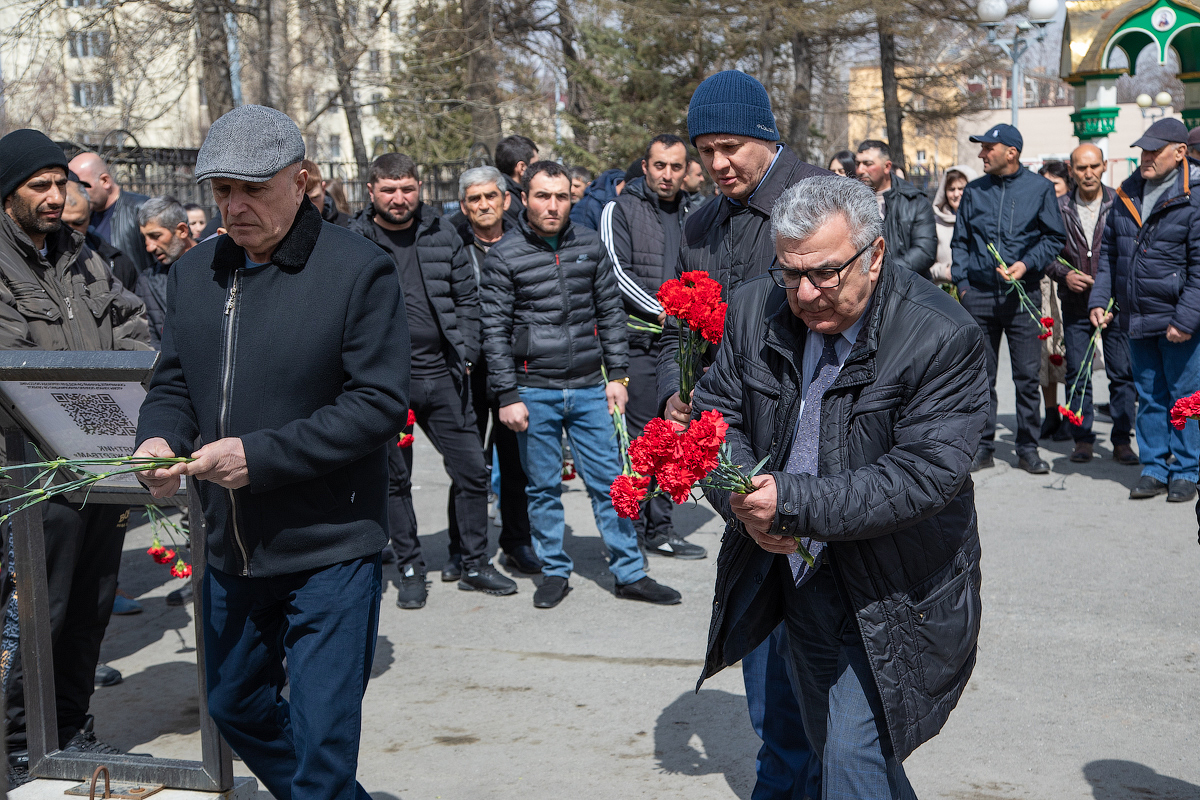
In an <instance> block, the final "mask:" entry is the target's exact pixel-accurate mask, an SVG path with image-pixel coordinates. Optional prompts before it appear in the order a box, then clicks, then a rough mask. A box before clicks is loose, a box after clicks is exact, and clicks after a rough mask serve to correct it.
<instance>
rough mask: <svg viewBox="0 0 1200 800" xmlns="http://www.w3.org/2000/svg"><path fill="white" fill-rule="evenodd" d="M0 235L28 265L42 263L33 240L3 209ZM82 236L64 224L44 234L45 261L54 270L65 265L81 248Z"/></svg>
mask: <svg viewBox="0 0 1200 800" xmlns="http://www.w3.org/2000/svg"><path fill="white" fill-rule="evenodd" d="M0 236H3V237H4V238H5V239H7V240H8V241H9V242H10V243H11V244H12V246H13V247H14V248H15V249H16V250H17V252H18V253H20V254H21V257H22V258H24V259H25V262H26V263H27V264H29V265H30V266H36V265H41V264H42V263H43V261H42V254H41V253H40V252H39V251H38V249H37V247H35V246H34V244H33V240H32V239H30V238H29V235H28V234H27V233H25V231H23V230H22V229H21V226H20V225H18V224H17V223H16V222H15V221H14V220H13V218H12V217H10V216H9V215H8V214H7V213H5V212H3V211H0ZM84 238H85V237H84V235H83V234H82V233H79V232H78V231H75V230H74V229H72V228H71V227H70V226H68V225H66V224H60V225H59V228H58V230H57V231H55V232H54V233H48V234H46V259H45V263H48V264H49V266H50V267H52V268H53V269H56V270H57V269H60V268H62V267H66V266H67V265H69V264H70V263H71V262H72V261H74V260H75V259H76V258H77V257H78V256H79V252H80V251H81V250H83V245H84Z"/></svg>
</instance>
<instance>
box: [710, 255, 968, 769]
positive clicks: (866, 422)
mask: <svg viewBox="0 0 1200 800" xmlns="http://www.w3.org/2000/svg"><path fill="white" fill-rule="evenodd" d="M866 313H867V314H868V318H867V324H866V325H864V326H863V327H862V329H861V331H860V333H859V336H858V341H857V342H856V343H855V344H854V346H853V348H852V349H851V351H850V354H849V356H848V357H847V358H846V362H845V364H844V365H843V367H842V369H841V372H840V373H839V374H838V376H837V378H836V380H835V381H834V382H833V385H832V386H831V387H830V388H829V390H828V391H827V392H826V393H825V395H824V397H823V398H822V400H821V426H820V427H821V431H820V445H819V454H818V463H819V475H817V476H813V475H794V474H790V473H788V472H786V471H785V467H786V464H787V460H788V457H789V455H790V453H791V446H792V432H793V431H795V430H796V420H797V418H798V416H799V411H800V402H801V400H802V394H801V390H800V387H801V385H802V383H801V379H800V377H801V376H800V369H801V366H802V363H803V358H804V356H803V353H804V343H805V339H806V337H807V336H808V335H809V334H808V329H807V328H806V327H805V325H804V323H802V322H801V321H800V320H799V319H798V318H796V316H795V315H794V314H792V312H791V309H790V308H789V307H788V304H787V298H786V293H785V291H784V290H783V289H781V288H779V287H777V286H775V284H774V283H772V282H771V280H770V278H767V277H762V278H758V279H756V280H753V281H750V282H748V283H747V284H746V285H745V287H744V288H743V289H742V290H741V291H739V292H738V294H736V295H735V296H734V299H733V302H732V303H731V304H730V307H729V315H728V317H727V319H726V322H725V336H724V339H723V340H722V342H721V346H720V350H719V352H718V355H717V358H716V362H715V363H714V365H713V366H712V368H711V369H710V370H709V371H708V372H707V373H706V374H705V375H704V376H703V377H702V378H701V379H700V382H699V384H698V385H697V387H696V391H695V394H694V395H693V411H692V413H693V415H698V414H700V413H701V412H704V411H709V410H717V411H720V412H721V413H722V414H723V415H724V416H725V420H726V422H727V423H728V424H729V430H728V431H727V434H726V441H727V442H728V443H729V447H730V455H731V457H732V460H733V463H735V464H756V463H758V462H759V461H760V460H762V459H763V458H764V457H766V458H767V459H768V461H767V464H766V466H765V471H766V472H770V473H771V474H772V475H773V477H774V479H775V484H776V489H777V492H778V501H777V502H778V504H777V512H776V521H775V524H774V526H773V528H772V530H771V531H770V532H771V533H772V534H774V535H787V536H811V537H813V538H815V539H818V540H821V541H825V542H827V548H826V550H825V553H826V554H827V560H826V562H825V563H824V564H823V565H822V566H821V567H820V568H821V569H830V570H832V571H833V573H834V576H835V578H836V580H837V583H838V585H839V587H840V589H841V593H842V594H843V595H844V597H845V598H846V600H847V608H848V611H849V613H850V614H851V616H852V617H853V618H854V619H855V620H856V622H857V628H858V632H859V633H860V634H861V635H862V642H863V647H864V648H865V650H866V653H867V660H868V662H869V664H870V668H871V674H872V676H873V677H874V680H875V685H876V687H877V688H878V690H879V696H880V698H881V700H882V703H883V713H884V717H885V718H886V722H887V729H888V732H889V733H890V738H891V743H892V746H893V747H894V748H895V751H896V757H897V758H898V759H900V760H903V759H904V758H905V757H907V756H908V755H909V754H910V753H912V752H913V750H915V749H916V748H917V746H919V745H920V744H921V743H922V742H924V741H926V740H928V739H929V738H930V737H932V736H934V735H935V734H936V733H937V732H938V731H939V730H940V729H941V727H942V725H944V724H945V722H946V719H947V717H948V716H949V714H950V711H951V710H952V709H953V708H954V706H955V704H956V703H957V702H958V698H959V697H960V696H961V694H962V692H963V689H964V688H965V686H966V683H967V680H968V678H969V677H970V675H971V671H972V668H973V667H974V664H975V655H976V641H977V639H978V636H979V620H980V610H981V602H980V594H979V590H980V580H981V577H980V567H979V557H980V549H979V535H978V531H977V528H976V516H975V499H974V496H975V491H974V485H973V483H972V481H971V474H970V468H971V459H972V457H973V456H974V453H975V448H976V447H977V446H978V444H979V440H980V437H981V434H982V431H983V426H984V424H985V423H986V422H987V415H988V407H989V399H988V381H987V371H986V367H985V365H986V358H985V355H986V349H985V347H984V340H983V333H982V331H981V329H980V328H979V326H978V325H976V324H975V323H974V322H973V321H972V319H971V317H970V315H968V314H967V312H966V311H964V310H963V308H962V306H960V305H959V304H958V303H956V302H954V300H953V299H951V298H950V297H947V296H946V293H945V292H943V291H941V290H940V289H938V288H937V287H935V286H933V285H932V284H931V283H929V281H926V280H924V279H923V278H921V277H919V276H917V275H916V274H914V273H913V272H912V271H911V270H907V269H904V268H901V267H899V266H898V265H896V264H895V263H894V262H892V261H891V259H890V258H888V259H887V260H885V263H884V267H883V271H882V272H881V273H880V277H879V280H878V282H877V283H876V286H875V290H874V300H873V301H872V303H871V305H870V306H869V307H868V310H867V312H866ZM707 495H708V498H709V500H710V501H711V502H712V504H713V507H714V508H715V509H717V511H718V512H720V513H721V515H722V516H723V517H724V518H725V519H726V520H727V521H729V522H728V524H727V526H726V530H725V535H724V537H723V539H722V542H721V552H720V554H719V555H718V556H717V581H716V597H715V600H714V602H713V606H712V622H711V625H710V627H709V639H708V653H707V656H706V659H705V666H704V671H703V674H702V676H701V680H702V681H703V680H704V679H705V678H708V677H710V676H712V675H714V674H716V673H717V672H719V671H720V670H721V669H723V668H724V667H726V666H729V665H732V664H735V663H737V661H738V660H739V659H741V658H742V657H744V656H745V655H746V654H748V653H749V652H750V651H751V650H753V649H754V648H755V647H757V646H758V645H759V643H761V642H762V641H763V640H764V639H766V637H767V636H769V635H770V633H771V631H772V630H774V629H775V627H776V626H777V625H778V624H779V622H780V620H781V619H782V618H783V608H782V604H781V598H780V596H779V588H778V586H777V583H776V582H774V581H772V580H770V573H771V570H772V565H773V564H775V563H776V561H777V560H778V559H777V557H776V556H774V555H772V554H771V553H768V552H767V551H765V550H763V549H762V548H761V547H759V546H758V545H757V544H756V543H755V542H754V540H752V539H751V538H750V537H749V536H748V535H747V534H746V533H745V529H744V527H743V526H742V525H741V523H740V522H738V521H737V519H736V517H734V516H733V514H732V513H731V511H730V506H729V493H728V492H724V491H709V492H707Z"/></svg>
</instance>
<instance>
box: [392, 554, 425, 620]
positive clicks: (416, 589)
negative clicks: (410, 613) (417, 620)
mask: <svg viewBox="0 0 1200 800" xmlns="http://www.w3.org/2000/svg"><path fill="white" fill-rule="evenodd" d="M427 597H429V586H428V585H427V584H426V582H425V573H423V572H418V571H417V568H416V567H414V566H413V565H412V564H409V565H408V566H406V567H405V568H404V569H402V570H400V593H399V594H398V595H397V596H396V605H397V606H399V607H400V608H410V609H415V608H424V607H425V599H426V598H427Z"/></svg>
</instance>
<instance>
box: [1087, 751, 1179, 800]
mask: <svg viewBox="0 0 1200 800" xmlns="http://www.w3.org/2000/svg"><path fill="white" fill-rule="evenodd" d="M1083 777H1084V778H1086V779H1087V782H1088V783H1090V784H1091V785H1092V797H1093V798H1095V800H1128V798H1130V797H1137V798H1142V799H1144V800H1200V786H1197V785H1195V784H1194V783H1188V782H1187V781H1181V780H1179V779H1178V778H1171V777H1168V776H1167V775H1159V774H1158V773H1157V772H1155V771H1154V770H1153V769H1151V768H1150V767H1147V766H1146V765H1144V764H1137V763H1134V762H1132V761H1118V760H1115V759H1104V760H1102V761H1093V762H1091V763H1089V764H1086V765H1085V766H1084V768H1083Z"/></svg>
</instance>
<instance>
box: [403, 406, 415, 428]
mask: <svg viewBox="0 0 1200 800" xmlns="http://www.w3.org/2000/svg"><path fill="white" fill-rule="evenodd" d="M416 424H417V415H416V414H415V413H413V410H412V409H411V408H410V409H409V410H408V422H406V423H404V427H406V428H411V427H412V426H413V425H416Z"/></svg>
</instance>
